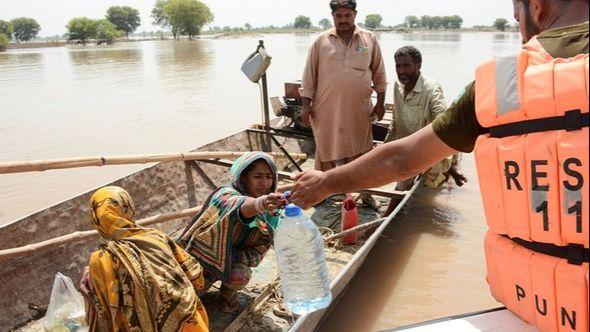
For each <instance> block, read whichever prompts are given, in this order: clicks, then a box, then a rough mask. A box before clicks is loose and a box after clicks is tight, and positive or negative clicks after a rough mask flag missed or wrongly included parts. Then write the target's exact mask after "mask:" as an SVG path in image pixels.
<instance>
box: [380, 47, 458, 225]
mask: <svg viewBox="0 0 590 332" xmlns="http://www.w3.org/2000/svg"><path fill="white" fill-rule="evenodd" d="M394 58H395V70H396V72H397V75H398V80H397V81H396V82H395V86H394V89H393V90H394V91H393V100H394V112H393V119H392V121H391V125H390V126H389V130H388V133H387V137H386V138H385V142H390V141H394V140H398V139H402V138H404V137H407V136H410V135H412V134H413V133H415V132H417V131H418V130H420V129H422V128H424V127H426V126H427V125H429V124H430V123H431V122H432V121H434V119H436V118H437V117H438V116H439V115H441V114H442V113H444V112H445V111H446V110H447V104H446V102H445V96H444V94H443V89H442V87H441V85H440V83H438V82H437V81H435V80H433V79H430V78H428V77H426V76H424V75H422V73H421V68H422V54H421V53H420V51H419V50H418V49H417V48H416V47H414V46H404V47H402V48H400V49H398V50H397V51H396V52H395V56H394ZM458 161H459V154H457V155H454V156H453V157H449V158H445V159H444V160H442V161H441V162H439V163H437V164H436V165H434V166H433V167H432V168H430V170H429V171H428V172H426V173H425V175H424V183H425V184H426V185H427V186H429V187H431V188H436V187H438V186H440V185H442V184H443V183H445V182H446V181H447V180H448V178H449V177H453V179H454V180H455V183H456V184H457V185H458V186H462V185H463V184H464V182H466V181H467V179H466V178H465V177H464V176H463V175H462V174H461V173H460V172H459V171H458V170H457V164H458ZM413 182H414V177H412V178H410V179H408V180H404V181H399V182H398V183H397V186H396V190H399V191H404V190H408V189H410V188H411V187H412V184H413ZM397 204H399V201H396V200H392V201H391V203H390V204H389V207H388V209H387V211H386V212H385V213H384V215H388V214H389V213H391V212H392V211H393V210H394V209H395V207H396V206H397Z"/></svg>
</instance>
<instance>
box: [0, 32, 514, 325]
mask: <svg viewBox="0 0 590 332" xmlns="http://www.w3.org/2000/svg"><path fill="white" fill-rule="evenodd" d="M260 38H262V39H264V40H265V42H266V45H267V49H268V51H269V52H270V53H271V55H272V56H273V64H272V66H271V68H270V70H269V73H268V76H269V85H270V86H269V88H270V95H271V96H277V95H282V93H283V92H282V85H283V82H285V81H292V80H295V79H298V78H300V76H301V72H302V68H303V65H304V61H305V58H306V55H307V49H308V47H309V45H310V44H311V42H312V41H313V39H314V36H313V35H309V34H303V35H267V36H251V37H243V38H232V39H206V40H198V41H194V42H172V41H145V42H129V43H119V44H116V45H112V46H105V47H60V48H46V49H32V50H15V51H9V52H5V53H0V162H4V161H18V160H36V159H54V158H67V157H77V156H93V155H101V156H106V155H122V154H148V153H168V152H183V151H188V150H192V149H194V148H196V147H198V146H200V145H203V144H205V143H207V142H210V141H213V140H215V139H218V138H221V137H224V136H226V135H228V134H231V133H233V132H236V131H238V130H241V129H243V128H246V127H247V126H249V125H250V124H252V123H255V122H258V121H260V117H261V116H260V97H259V90H258V86H257V85H255V84H252V83H250V82H249V81H248V80H247V79H246V78H245V77H243V75H242V74H241V72H240V71H239V68H240V65H241V62H242V61H243V60H244V58H245V57H246V56H247V55H248V54H249V53H250V52H252V51H253V50H254V48H255V47H256V44H257V40H258V39H260ZM379 41H380V43H381V47H382V51H383V54H384V56H385V60H386V67H387V73H388V78H389V81H390V82H393V81H394V80H395V71H394V66H393V53H394V52H395V50H396V49H397V48H399V47H401V46H404V45H408V44H412V45H415V46H417V47H418V48H419V49H420V50H421V51H422V53H423V58H424V64H423V67H422V72H423V73H424V75H426V76H429V77H431V78H434V79H437V80H438V81H440V82H441V84H442V86H443V88H444V90H445V94H446V97H447V101H448V102H449V103H450V102H451V101H452V100H453V99H455V97H456V96H457V95H458V94H459V93H460V92H461V91H462V89H463V87H464V86H465V85H466V84H467V83H468V82H470V81H471V80H473V79H474V68H475V66H476V65H477V64H478V63H479V62H481V61H482V60H484V59H486V58H487V57H489V56H492V55H494V54H505V53H507V52H510V51H513V50H516V49H517V47H518V45H519V44H520V37H519V36H518V35H517V34H513V33H443V32H441V33H410V34H394V33H384V34H381V35H379ZM392 87H393V84H392V83H391V84H390V88H389V90H388V97H387V99H388V100H389V101H391V99H392ZM142 167H144V166H116V167H109V168H90V169H76V170H59V171H49V172H43V173H27V174H13V175H0V225H2V224H6V223H10V222H12V221H14V220H17V219H19V218H21V217H23V216H26V215H28V214H31V213H33V212H35V211H39V210H41V209H44V208H46V207H48V206H51V205H54V204H55V203H57V202H60V201H63V200H66V199H68V198H70V197H72V196H75V195H77V194H79V193H81V192H85V191H88V190H91V189H92V188H95V187H97V186H100V185H102V184H105V183H109V182H111V181H112V180H114V179H117V178H119V177H121V176H124V175H126V174H128V173H130V172H132V171H135V170H138V169H141V168H142ZM463 169H464V171H465V173H467V175H468V177H469V179H470V182H469V183H468V185H466V186H465V187H464V188H454V187H452V186H448V187H445V188H443V189H442V190H439V191H432V190H427V189H424V190H421V191H420V193H419V195H417V197H415V198H414V199H413V200H412V201H411V202H410V203H409V205H408V206H407V208H406V209H405V210H404V212H403V213H402V217H401V218H400V219H399V220H397V221H396V222H395V224H393V225H391V227H389V228H388V229H387V231H386V233H385V235H384V236H383V238H382V239H381V240H380V241H379V243H378V244H377V246H376V247H375V249H374V250H373V251H372V252H371V254H370V256H369V258H368V260H367V262H366V263H365V264H364V265H363V267H361V271H362V273H359V275H358V276H357V277H356V278H355V279H354V280H353V282H352V284H351V287H350V288H349V289H348V290H347V292H346V294H345V295H344V297H343V298H342V300H341V302H340V303H339V304H338V306H337V307H336V308H335V310H334V311H333V312H332V314H331V315H330V316H329V318H328V319H327V321H326V322H325V324H324V325H323V327H322V330H326V331H371V330H382V329H387V328H392V327H395V326H399V325H403V324H407V323H410V322H416V321H421V320H426V319H431V318H436V317H439V316H444V315H448V314H457V313H462V312H466V311H473V310H480V309H486V308H490V307H493V306H496V305H497V304H496V303H495V301H493V299H492V298H491V297H490V296H489V294H488V291H487V286H486V285H485V281H484V279H483V278H484V275H485V264H484V258H483V244H482V242H483V235H484V232H485V225H484V224H485V223H484V219H483V211H482V208H481V200H480V196H479V193H478V192H477V189H478V188H477V179H476V177H475V168H474V163H473V159H472V158H471V156H465V157H464V161H463Z"/></svg>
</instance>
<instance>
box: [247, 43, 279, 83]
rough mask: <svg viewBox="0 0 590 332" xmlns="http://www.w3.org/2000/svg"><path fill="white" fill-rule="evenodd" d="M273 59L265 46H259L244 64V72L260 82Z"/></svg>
mask: <svg viewBox="0 0 590 332" xmlns="http://www.w3.org/2000/svg"><path fill="white" fill-rule="evenodd" d="M271 59H272V57H271V56H270V55H268V53H266V50H265V49H264V47H258V48H257V49H256V51H255V52H254V53H252V54H250V56H249V57H248V59H246V61H244V63H243V64H242V72H243V73H244V74H245V75H246V77H248V79H249V80H250V81H252V82H254V83H258V81H259V80H260V78H261V77H262V75H264V73H266V70H267V69H268V67H269V66H270V62H271Z"/></svg>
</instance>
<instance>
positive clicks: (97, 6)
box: [0, 0, 514, 36]
mask: <svg viewBox="0 0 590 332" xmlns="http://www.w3.org/2000/svg"><path fill="white" fill-rule="evenodd" d="M201 1H202V2H204V3H206V4H207V5H208V6H209V8H211V10H212V12H213V14H214V15H215V20H214V22H213V23H211V26H219V27H223V26H243V25H244V24H246V23H250V24H252V25H253V26H255V27H256V26H269V25H275V26H283V25H286V24H287V23H289V22H293V21H294V19H295V17H296V16H298V15H305V16H309V17H310V18H311V19H312V22H313V23H314V24H316V25H317V22H318V21H319V20H321V19H322V18H329V17H330V9H329V5H328V4H329V1H328V0H298V1H295V0H201ZM357 2H358V11H359V14H358V19H357V20H359V19H360V20H361V21H363V20H364V17H365V16H366V15H367V14H373V13H378V14H380V15H381V16H382V17H383V24H384V25H396V24H399V23H402V22H403V21H404V18H405V17H406V16H408V15H416V16H422V15H430V16H436V15H440V16H444V15H459V16H461V17H462V18H463V21H464V24H463V26H464V27H471V26H473V25H491V24H492V23H493V22H494V20H495V19H496V18H499V17H503V18H505V19H508V21H509V22H513V21H514V18H513V15H512V1H510V0H357ZM154 3H155V0H0V20H11V19H13V18H15V17H21V16H26V17H31V18H34V19H35V20H37V22H39V24H40V25H41V32H40V36H53V35H62V34H64V33H65V32H66V29H65V25H66V24H67V22H68V21H69V20H70V19H72V18H74V17H81V16H86V17H89V18H103V17H104V15H105V14H106V10H107V8H109V7H110V6H130V7H133V8H135V9H137V10H139V12H140V14H141V22H142V25H141V26H140V27H139V28H138V29H137V31H136V32H142V31H148V32H149V31H157V30H159V29H160V28H159V27H155V26H153V25H152V24H151V22H152V19H151V17H150V12H151V10H152V8H153V5H154Z"/></svg>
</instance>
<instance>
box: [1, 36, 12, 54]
mask: <svg viewBox="0 0 590 332" xmlns="http://www.w3.org/2000/svg"><path fill="white" fill-rule="evenodd" d="M9 41H10V40H9V39H8V37H6V35H5V34H3V33H1V32H0V52H4V51H6V45H8V42H9Z"/></svg>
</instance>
